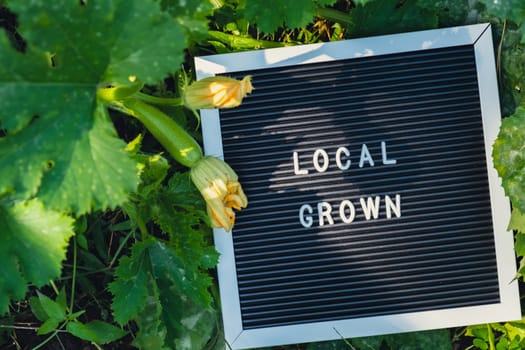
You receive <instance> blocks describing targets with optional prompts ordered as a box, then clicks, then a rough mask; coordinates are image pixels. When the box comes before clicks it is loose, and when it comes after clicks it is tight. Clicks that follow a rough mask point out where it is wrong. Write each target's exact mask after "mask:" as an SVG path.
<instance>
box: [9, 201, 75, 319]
mask: <svg viewBox="0 0 525 350" xmlns="http://www.w3.org/2000/svg"><path fill="white" fill-rule="evenodd" d="M0 227H1V228H2V234H1V235H0V256H2V257H3V259H4V260H3V262H4V265H3V268H2V269H0V313H4V312H6V311H7V305H8V302H9V298H13V299H19V298H22V297H24V295H25V293H26V291H27V284H28V283H29V282H31V283H33V284H34V285H35V286H37V287H41V286H43V285H45V284H47V283H48V282H49V280H51V279H54V278H57V277H59V276H60V271H61V262H62V260H64V258H65V256H66V246H67V242H68V240H69V238H70V237H71V236H72V235H73V219H72V218H70V217H68V216H65V215H63V214H60V213H57V212H54V211H50V210H47V209H44V206H43V205H42V203H41V202H39V201H37V200H31V201H27V202H18V203H16V204H15V205H13V206H5V205H1V204H0ZM42 306H43V305H42ZM43 307H44V306H43ZM44 309H45V307H44ZM46 312H47V310H46Z"/></svg>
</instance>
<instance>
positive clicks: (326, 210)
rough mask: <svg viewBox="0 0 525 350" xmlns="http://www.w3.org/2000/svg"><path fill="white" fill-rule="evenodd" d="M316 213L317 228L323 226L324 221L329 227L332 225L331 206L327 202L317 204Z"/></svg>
mask: <svg viewBox="0 0 525 350" xmlns="http://www.w3.org/2000/svg"><path fill="white" fill-rule="evenodd" d="M317 212H318V213H319V226H323V225H324V220H325V219H326V220H327V221H328V223H329V224H330V225H333V224H334V219H333V218H332V206H331V205H330V203H327V202H319V203H317Z"/></svg>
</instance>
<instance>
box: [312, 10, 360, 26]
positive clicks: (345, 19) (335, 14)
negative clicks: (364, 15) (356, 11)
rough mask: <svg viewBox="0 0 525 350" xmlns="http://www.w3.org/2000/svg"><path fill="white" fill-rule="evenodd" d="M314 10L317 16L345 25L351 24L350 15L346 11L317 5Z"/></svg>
mask: <svg viewBox="0 0 525 350" xmlns="http://www.w3.org/2000/svg"><path fill="white" fill-rule="evenodd" d="M315 12H316V13H315V15H316V16H317V17H321V18H324V19H327V20H329V21H332V22H336V23H340V24H344V25H347V26H350V25H353V23H352V21H351V20H350V16H349V15H348V14H347V13H344V12H341V11H338V10H334V9H331V8H326V7H318V8H317V9H316V11H315Z"/></svg>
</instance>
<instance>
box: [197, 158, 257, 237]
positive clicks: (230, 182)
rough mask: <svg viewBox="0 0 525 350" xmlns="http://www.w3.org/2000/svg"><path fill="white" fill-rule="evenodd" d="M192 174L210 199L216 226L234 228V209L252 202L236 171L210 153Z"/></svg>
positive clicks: (212, 220) (208, 202) (202, 191)
mask: <svg viewBox="0 0 525 350" xmlns="http://www.w3.org/2000/svg"><path fill="white" fill-rule="evenodd" d="M190 176H191V180H192V181H193V183H194V184H195V186H196V187H197V188H198V189H199V191H200V193H201V195H202V197H203V198H204V200H205V201H206V208H207V212H208V216H209V217H210V219H211V223H212V226H213V227H222V228H224V229H225V230H226V231H231V229H232V228H233V225H234V223H235V213H234V211H233V209H235V210H241V209H242V208H245V207H246V206H247V205H248V200H247V198H246V195H245V194H244V192H243V190H242V187H241V184H240V183H239V181H238V178H237V174H236V173H235V171H233V169H232V168H231V167H230V166H229V165H228V164H226V163H225V162H224V161H222V160H220V159H218V158H215V157H211V156H206V157H204V158H202V159H201V160H199V161H197V163H196V164H195V165H194V166H193V167H192V168H191V171H190Z"/></svg>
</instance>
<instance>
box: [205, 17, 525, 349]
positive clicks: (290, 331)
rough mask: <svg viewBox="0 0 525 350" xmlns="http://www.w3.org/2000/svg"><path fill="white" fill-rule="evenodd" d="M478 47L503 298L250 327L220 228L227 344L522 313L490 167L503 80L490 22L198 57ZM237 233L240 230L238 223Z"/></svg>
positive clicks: (213, 115) (265, 58) (228, 236)
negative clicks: (475, 303)
mask: <svg viewBox="0 0 525 350" xmlns="http://www.w3.org/2000/svg"><path fill="white" fill-rule="evenodd" d="M469 44H470V45H474V51H475V57H476V66H477V74H478V82H479V94H480V100H481V112H482V120H483V130H484V136H485V153H486V163H487V167H488V169H487V172H488V179H489V187H490V198H491V203H492V217H493V226H494V240H495V249H496V263H497V270H498V280H499V292H500V297H501V300H500V303H497V304H490V305H481V306H471V307H459V308H450V309H444V310H434V311H423V312H411V313H401V314H395V315H386V316H375V317H364V318H355V319H348V320H337V321H324V322H314V323H304V324H297V325H286V326H277V327H269V328H260V329H248V330H245V329H243V327H242V320H241V309H240V300H239V293H238V288H237V276H236V269H235V256H234V250H233V240H232V233H229V232H225V231H224V230H223V229H214V239H215V245H216V248H217V250H218V251H219V252H220V254H221V258H220V261H219V264H218V276H219V289H220V295H221V307H222V315H223V322H224V333H225V339H226V342H227V343H228V344H229V346H231V348H232V349H246V348H253V347H265V346H275V345H284V344H294V343H304V342H313V341H323V340H333V339H340V338H341V336H343V337H344V338H354V337H362V336H372V335H379V334H391V333H401V332H409V331H418V330H427V329H439V328H450V327H457V326H464V325H470V324H482V323H489V322H500V321H509V320H519V319H521V309H520V300H519V291H518V283H517V281H516V280H514V277H515V275H516V261H515V254H514V240H513V233H512V232H511V231H508V230H507V225H508V223H509V219H510V203H509V201H508V199H507V198H506V197H505V194H504V191H503V188H502V187H501V181H500V179H499V178H498V175H497V173H496V171H495V170H494V169H493V167H492V164H493V163H492V156H491V153H492V148H491V146H492V144H493V143H494V140H495V139H496V137H497V134H498V131H499V127H500V124H501V115H500V109H499V98H498V88H497V87H498V84H497V78H496V71H495V62H494V49H493V41H492V34H491V27H490V24H486V23H485V24H475V25H469V26H461V27H452V28H445V29H436V30H427V31H420V32H412V33H404V34H394V35H386V36H377V37H371V38H362V39H353V40H345V41H339V42H330V43H320V44H312V45H302V46H293V47H284V48H277V49H266V50H259V51H249V52H240V53H232V54H221V55H213V56H205V57H197V58H196V59H195V68H196V75H197V79H202V78H205V77H209V76H215V75H217V74H222V73H228V72H238V71H245V70H253V69H264V68H274V67H285V66H295V65H302V64H307V63H313V62H329V61H335V60H341V59H351V58H358V57H363V56H376V55H386V54H393V53H402V52H407V51H419V50H428V49H435V48H445V47H453V46H460V45H469ZM219 113H220V112H219V110H216V109H213V110H211V109H208V110H201V116H202V132H203V139H204V148H205V152H206V154H208V155H213V156H217V157H219V158H223V147H222V139H221V127H220V115H219ZM234 231H235V228H234Z"/></svg>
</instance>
